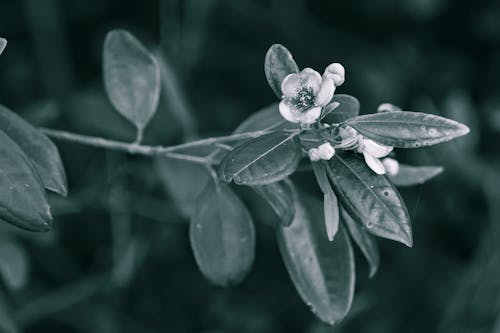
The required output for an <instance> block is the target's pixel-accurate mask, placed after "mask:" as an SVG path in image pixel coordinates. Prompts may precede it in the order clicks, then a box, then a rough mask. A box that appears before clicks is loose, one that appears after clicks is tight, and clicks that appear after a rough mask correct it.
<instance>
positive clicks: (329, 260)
mask: <svg viewBox="0 0 500 333" xmlns="http://www.w3.org/2000/svg"><path fill="white" fill-rule="evenodd" d="M295 210H296V213H295V219H294V220H293V222H292V224H291V225H290V226H289V227H281V228H279V229H278V244H279V248H280V252H281V256H282V257H283V260H284V262H285V266H286V268H287V270H288V273H289V274H290V278H291V279H292V281H293V284H294V285H295V288H296V289H297V291H298V293H299V295H300V296H301V297H302V299H303V300H304V302H305V303H306V304H308V305H309V306H311V309H312V311H313V312H314V313H315V314H316V315H317V316H318V317H319V318H320V319H321V320H323V321H324V322H326V323H328V324H330V325H333V324H334V323H336V322H338V321H340V320H342V319H343V318H344V317H345V316H346V314H347V312H348V311H349V309H350V307H351V304H352V299H353V295H354V282H355V271H354V255H353V251H352V247H351V243H350V241H349V237H347V234H346V232H345V230H344V229H343V228H342V227H341V228H340V230H339V233H338V236H337V237H336V238H335V240H334V241H333V242H329V241H328V240H327V239H326V237H325V236H324V232H323V225H324V219H323V216H322V215H323V214H322V211H323V210H322V209H321V203H320V202H319V201H318V200H316V199H313V198H311V197H308V196H305V195H301V201H300V202H299V201H297V202H296V203H295Z"/></svg>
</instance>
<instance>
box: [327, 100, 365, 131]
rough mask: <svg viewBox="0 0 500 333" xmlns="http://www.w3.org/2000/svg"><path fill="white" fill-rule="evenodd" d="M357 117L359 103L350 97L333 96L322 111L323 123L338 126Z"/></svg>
mask: <svg viewBox="0 0 500 333" xmlns="http://www.w3.org/2000/svg"><path fill="white" fill-rule="evenodd" d="M358 115H359V101H358V100H357V99H356V98H355V97H353V96H351V95H342V94H339V95H333V98H332V100H331V101H330V103H328V105H327V106H325V107H324V109H323V117H324V121H325V122H327V123H329V124H331V123H334V124H338V123H342V122H344V121H346V120H347V119H350V118H353V117H356V116H358Z"/></svg>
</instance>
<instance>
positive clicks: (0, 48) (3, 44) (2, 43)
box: [0, 38, 7, 54]
mask: <svg viewBox="0 0 500 333" xmlns="http://www.w3.org/2000/svg"><path fill="white" fill-rule="evenodd" d="M6 46H7V40H6V39H5V38H0V54H2V52H3V50H5V47H6Z"/></svg>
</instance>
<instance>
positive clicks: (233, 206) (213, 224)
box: [189, 181, 255, 286]
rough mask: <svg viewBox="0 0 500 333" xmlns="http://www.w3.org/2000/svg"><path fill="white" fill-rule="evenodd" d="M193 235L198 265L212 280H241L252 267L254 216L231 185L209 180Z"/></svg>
mask: <svg viewBox="0 0 500 333" xmlns="http://www.w3.org/2000/svg"><path fill="white" fill-rule="evenodd" d="M189 236H190V240H191V247H192V248H193V252H194V257H195V259H196V262H197V264H198V267H199V268H200V270H201V272H202V273H203V275H204V276H205V277H206V278H207V279H208V280H210V281H211V282H212V283H214V284H217V285H220V286H227V285H229V284H234V283H238V282H240V281H241V280H242V279H243V278H244V276H245V275H246V273H247V272H248V271H249V270H250V268H251V266H252V263H253V260H254V256H255V230H254V226H253V222H252V218H251V217H250V214H249V213H248V210H247V209H246V207H245V205H244V204H243V203H242V202H241V200H240V199H239V198H238V197H237V196H236V194H234V192H233V191H232V190H231V189H230V188H229V186H228V185H226V184H223V183H214V182H213V181H210V182H208V183H207V185H206V186H205V188H204V189H203V191H202V192H201V193H200V195H199V196H198V199H197V203H196V209H195V213H194V214H193V216H192V218H191V224H190V227H189Z"/></svg>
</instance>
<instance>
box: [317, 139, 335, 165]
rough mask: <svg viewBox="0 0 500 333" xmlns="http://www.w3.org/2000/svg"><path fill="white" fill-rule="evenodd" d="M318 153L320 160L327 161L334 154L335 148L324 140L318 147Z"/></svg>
mask: <svg viewBox="0 0 500 333" xmlns="http://www.w3.org/2000/svg"><path fill="white" fill-rule="evenodd" d="M318 155H319V157H320V158H321V159H322V160H325V161H328V160H329V159H331V158H332V157H333V155H335V148H333V147H332V145H331V144H330V143H329V142H325V143H323V144H322V145H320V146H319V147H318Z"/></svg>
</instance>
